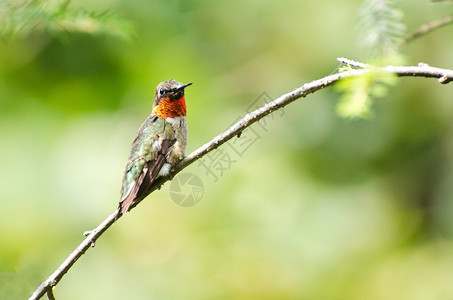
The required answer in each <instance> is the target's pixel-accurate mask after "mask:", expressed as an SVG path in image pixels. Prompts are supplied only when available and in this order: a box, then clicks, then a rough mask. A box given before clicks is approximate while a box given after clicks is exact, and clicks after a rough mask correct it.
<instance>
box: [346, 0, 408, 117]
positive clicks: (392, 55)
mask: <svg viewBox="0 0 453 300" xmlns="http://www.w3.org/2000/svg"><path fill="white" fill-rule="evenodd" d="M359 17H360V20H359V24H358V25H359V28H360V31H361V33H360V35H359V38H360V41H361V42H362V44H363V45H364V46H365V48H366V49H367V50H368V53H369V54H368V59H369V60H371V61H372V62H371V65H378V66H379V65H387V64H400V63H401V62H402V60H403V59H402V56H401V55H400V54H399V52H398V46H399V45H400V44H401V41H402V40H403V36H404V33H405V31H406V26H405V25H404V24H403V23H401V19H402V17H403V13H402V12H401V11H400V10H399V9H397V8H396V7H395V3H394V1H393V0H364V1H363V5H362V7H361V9H360V10H359ZM396 80H397V79H396V77H393V76H391V75H388V74H382V73H379V72H370V73H367V74H365V75H363V76H361V77H356V78H350V79H347V80H342V81H340V82H339V83H338V84H337V90H338V91H339V92H340V93H341V99H340V101H339V102H338V104H337V112H338V114H339V115H341V116H343V117H347V118H365V117H368V116H369V115H370V112H371V110H370V107H371V105H372V102H373V99H374V98H377V97H384V96H386V95H387V94H388V91H389V88H390V86H391V85H394V84H395V82H396Z"/></svg>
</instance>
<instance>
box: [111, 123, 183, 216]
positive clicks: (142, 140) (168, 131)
mask: <svg viewBox="0 0 453 300" xmlns="http://www.w3.org/2000/svg"><path fill="white" fill-rule="evenodd" d="M147 121H148V120H147ZM147 121H145V123H144V124H143V125H142V127H141V128H140V130H139V134H138V137H137V138H136V139H135V140H134V143H133V145H132V150H131V155H130V157H129V163H128V165H127V166H126V170H125V172H124V178H123V188H122V190H121V202H120V205H119V207H120V209H121V213H122V214H124V213H125V212H127V211H128V210H129V208H130V206H131V205H132V203H133V201H134V200H135V199H137V198H138V197H140V196H141V195H143V193H144V192H146V190H147V189H148V188H149V187H150V186H151V184H152V183H153V182H154V180H156V178H157V177H158V175H159V172H160V170H161V169H162V167H163V165H164V163H165V161H166V156H167V154H168V152H169V151H170V148H171V147H172V146H173V144H174V143H175V142H176V137H175V134H174V131H173V128H172V126H171V124H169V123H168V122H165V120H163V119H158V118H153V119H152V120H150V124H151V125H153V126H145V125H146V124H147ZM138 147H155V148H156V150H157V151H155V152H154V154H153V155H148V156H146V155H145V156H143V155H142V154H143V153H141V152H140V151H139V150H140V149H138ZM137 153H138V154H137ZM138 172H139V174H137V173H138ZM134 175H135V176H134ZM137 175H138V176H137ZM134 177H136V179H134Z"/></svg>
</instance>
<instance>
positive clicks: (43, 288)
mask: <svg viewBox="0 0 453 300" xmlns="http://www.w3.org/2000/svg"><path fill="white" fill-rule="evenodd" d="M337 60H339V61H341V62H345V63H347V64H350V65H352V66H358V67H362V68H363V69H358V70H350V71H345V72H341V73H336V74H332V75H329V76H326V77H324V78H321V79H318V80H315V81H312V82H309V83H306V84H304V85H303V86H301V87H300V88H297V89H295V90H294V91H292V92H289V93H287V94H284V95H282V96H280V97H278V98H277V99H275V100H274V101H272V102H270V103H268V104H265V105H264V106H262V107H261V108H258V109H257V110H255V111H253V112H251V113H249V114H247V115H245V116H244V117H243V118H242V119H241V120H239V121H238V122H237V123H236V124H234V125H233V126H231V127H230V128H228V129H227V130H226V131H225V132H223V133H221V134H219V135H218V136H216V137H215V138H213V139H212V140H211V141H210V142H208V143H206V144H204V145H203V146H201V147H200V148H198V149H197V150H195V151H194V152H192V153H191V154H189V155H187V156H186V157H185V158H184V159H183V160H182V161H181V162H180V163H179V164H178V165H177V166H176V168H175V169H174V170H173V171H172V172H171V174H169V175H168V176H165V177H160V178H158V179H157V180H156V181H155V184H153V186H152V187H151V188H150V189H149V190H148V191H146V193H145V194H144V196H143V197H142V198H141V199H138V200H137V201H136V202H135V203H134V204H133V206H131V208H133V207H135V206H136V205H137V204H138V203H140V202H141V201H142V200H143V199H144V198H145V197H147V196H148V195H149V194H150V193H152V192H153V191H154V190H156V189H158V188H159V187H160V186H162V185H163V184H164V183H165V182H167V181H168V180H170V179H171V178H173V177H174V176H175V175H176V174H178V173H179V172H180V171H181V170H183V169H184V168H186V167H188V166H189V165H190V164H192V163H194V162H195V161H197V160H198V159H200V158H202V157H203V156H204V155H206V154H207V153H209V152H211V151H213V150H214V149H217V148H218V147H220V146H221V145H223V144H224V143H226V142H228V141H229V140H230V139H232V138H233V137H235V136H237V135H238V134H239V133H240V132H242V131H244V130H245V129H246V128H247V127H249V126H250V125H252V124H253V123H255V122H257V121H259V120H261V119H262V118H264V117H265V116H267V115H269V114H270V113H272V112H274V111H276V110H278V109H281V108H283V107H285V106H286V105H288V104H290V103H291V102H294V101H295V100H297V99H300V98H303V97H305V96H307V95H309V94H311V93H314V92H316V91H318V90H321V89H323V88H325V87H328V86H330V85H333V84H334V83H336V82H337V81H339V80H341V79H344V78H348V77H354V76H360V75H363V74H366V73H368V72H386V73H393V74H396V75H398V76H413V77H431V78H438V79H439V82H440V83H443V84H445V83H448V82H450V81H453V70H447V69H440V68H435V67H431V66H428V65H426V64H420V65H419V66H411V67H404V66H399V67H398V66H387V67H382V68H379V67H376V68H371V67H367V66H368V65H366V64H363V63H359V62H355V61H353V60H349V59H346V58H338V59H337ZM118 214H119V211H118V210H116V211H115V212H113V213H112V214H111V215H110V216H108V217H107V219H105V220H104V221H103V222H102V223H101V224H100V225H99V226H98V227H97V228H95V229H94V230H91V231H89V232H88V233H87V234H88V236H87V238H86V239H85V240H84V241H83V242H82V243H81V244H80V245H79V246H78V247H77V248H76V249H75V250H74V251H73V252H72V253H71V254H70V255H69V256H68V258H67V259H66V260H65V261H64V262H63V263H62V264H61V265H60V267H58V269H57V270H56V271H55V272H54V273H53V274H52V275H51V276H50V277H49V278H48V279H47V280H46V281H44V282H43V283H42V284H41V285H40V286H39V287H38V289H37V290H36V291H35V292H34V293H33V295H32V296H31V297H30V298H29V300H33V299H39V298H41V297H42V296H43V295H44V294H45V293H46V292H47V291H48V290H49V289H52V287H54V286H56V285H57V284H58V282H59V281H60V280H61V278H62V277H63V275H64V274H66V272H68V270H69V269H70V268H71V267H72V265H73V264H74V263H75V262H76V261H77V260H78V259H79V258H80V257H81V256H82V255H83V254H84V253H85V252H86V251H87V250H88V249H89V248H90V247H92V246H94V243H95V241H96V240H97V239H98V238H99V237H100V236H101V235H102V234H103V233H104V232H105V231H106V230H107V229H108V228H109V227H110V226H112V224H113V223H114V222H115V218H116V217H118V218H120V217H121V216H120V215H118Z"/></svg>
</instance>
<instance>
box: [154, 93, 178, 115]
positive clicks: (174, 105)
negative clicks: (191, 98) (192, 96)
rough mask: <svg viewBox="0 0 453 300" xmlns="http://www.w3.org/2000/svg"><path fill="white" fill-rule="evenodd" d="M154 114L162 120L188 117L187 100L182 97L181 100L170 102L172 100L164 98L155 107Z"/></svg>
mask: <svg viewBox="0 0 453 300" xmlns="http://www.w3.org/2000/svg"><path fill="white" fill-rule="evenodd" d="M153 113H154V114H155V115H156V116H157V117H159V118H160V119H166V118H173V117H179V116H186V99H184V96H182V97H181V98H179V99H175V100H173V101H170V98H168V97H167V98H163V99H161V100H160V102H159V104H158V105H157V106H156V107H154V109H153Z"/></svg>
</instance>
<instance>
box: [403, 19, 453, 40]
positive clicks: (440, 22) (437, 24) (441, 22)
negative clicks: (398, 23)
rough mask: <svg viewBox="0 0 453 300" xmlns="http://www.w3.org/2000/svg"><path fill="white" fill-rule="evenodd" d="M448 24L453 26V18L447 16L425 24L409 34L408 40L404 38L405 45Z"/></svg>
mask: <svg viewBox="0 0 453 300" xmlns="http://www.w3.org/2000/svg"><path fill="white" fill-rule="evenodd" d="M448 24H453V16H446V17H443V18H440V19H437V20H434V21H431V22H429V23H427V24H423V25H421V26H420V27H418V28H417V29H415V30H414V31H412V32H411V33H409V34H408V35H407V36H406V38H404V43H405V44H409V43H410V42H412V41H414V40H416V39H418V38H419V37H421V36H423V35H426V34H428V33H430V32H432V31H434V30H436V29H439V28H441V27H444V26H446V25H448Z"/></svg>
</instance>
